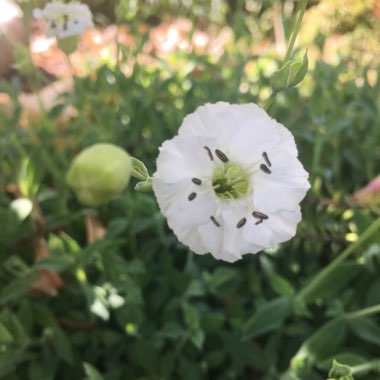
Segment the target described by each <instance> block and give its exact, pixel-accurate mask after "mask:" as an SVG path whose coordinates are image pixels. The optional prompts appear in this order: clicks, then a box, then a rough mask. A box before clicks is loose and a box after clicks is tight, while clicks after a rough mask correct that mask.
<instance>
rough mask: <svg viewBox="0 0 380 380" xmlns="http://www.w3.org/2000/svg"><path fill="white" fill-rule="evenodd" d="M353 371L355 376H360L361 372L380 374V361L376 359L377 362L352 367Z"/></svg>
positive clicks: (372, 361)
mask: <svg viewBox="0 0 380 380" xmlns="http://www.w3.org/2000/svg"><path fill="white" fill-rule="evenodd" d="M351 370H352V374H353V375H355V374H358V373H360V372H367V371H376V372H380V360H379V359H376V360H371V361H370V362H368V363H364V364H359V365H355V366H353V367H351Z"/></svg>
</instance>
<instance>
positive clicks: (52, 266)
mask: <svg viewBox="0 0 380 380" xmlns="http://www.w3.org/2000/svg"><path fill="white" fill-rule="evenodd" d="M73 263H74V259H73V258H72V257H70V256H68V255H64V256H63V255H60V256H57V255H51V256H47V257H44V258H43V259H41V260H39V261H38V262H36V264H34V268H35V269H41V268H43V269H49V270H51V271H53V272H62V271H63V270H65V269H67V268H68V267H70V266H71V265H72V264H73Z"/></svg>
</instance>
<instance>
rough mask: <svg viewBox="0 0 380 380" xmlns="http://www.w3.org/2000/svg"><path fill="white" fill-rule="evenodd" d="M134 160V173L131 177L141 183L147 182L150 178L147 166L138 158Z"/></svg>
mask: <svg viewBox="0 0 380 380" xmlns="http://www.w3.org/2000/svg"><path fill="white" fill-rule="evenodd" d="M131 158H132V172H131V175H132V176H133V177H135V178H137V179H139V180H140V181H146V180H147V179H148V178H149V173H148V169H147V168H146V166H145V164H144V163H143V162H141V161H140V160H138V159H137V158H134V157H131Z"/></svg>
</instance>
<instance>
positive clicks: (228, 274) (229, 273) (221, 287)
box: [207, 267, 238, 295]
mask: <svg viewBox="0 0 380 380" xmlns="http://www.w3.org/2000/svg"><path fill="white" fill-rule="evenodd" d="M237 276H238V275H237V273H236V271H235V270H233V269H230V268H223V267H222V268H218V269H216V270H215V271H214V272H213V273H212V274H211V276H210V277H209V278H208V279H207V280H208V284H209V287H210V292H211V293H213V294H218V295H224V294H225V293H226V292H228V291H230V290H231V288H232V287H235V286H236V280H237Z"/></svg>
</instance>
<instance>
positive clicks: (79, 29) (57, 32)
mask: <svg viewBox="0 0 380 380" xmlns="http://www.w3.org/2000/svg"><path fill="white" fill-rule="evenodd" d="M33 17H34V18H36V19H43V20H45V22H46V24H47V32H46V34H47V36H48V37H57V38H66V37H71V36H79V35H81V34H83V32H84V31H85V30H86V29H87V28H91V27H93V26H94V24H93V22H92V14H91V11H90V9H89V7H88V6H87V5H86V4H81V3H78V2H71V3H68V4H65V3H59V2H54V3H47V4H46V5H45V8H43V9H38V8H37V9H34V10H33Z"/></svg>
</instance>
